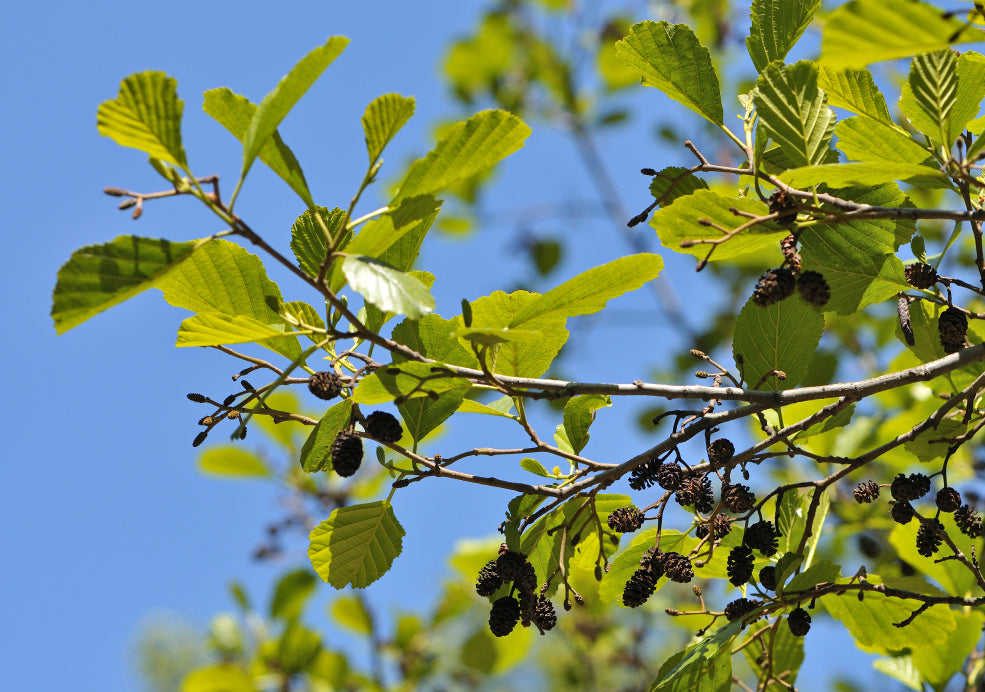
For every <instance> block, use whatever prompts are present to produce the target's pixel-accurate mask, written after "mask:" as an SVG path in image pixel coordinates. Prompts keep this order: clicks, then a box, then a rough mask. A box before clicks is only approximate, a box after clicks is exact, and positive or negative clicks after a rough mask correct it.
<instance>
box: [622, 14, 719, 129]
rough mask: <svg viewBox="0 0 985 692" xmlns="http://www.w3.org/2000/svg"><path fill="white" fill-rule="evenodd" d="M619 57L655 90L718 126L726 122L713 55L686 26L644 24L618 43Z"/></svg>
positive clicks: (658, 23) (639, 25) (635, 26)
mask: <svg viewBox="0 0 985 692" xmlns="http://www.w3.org/2000/svg"><path fill="white" fill-rule="evenodd" d="M616 55H617V56H618V57H619V58H620V59H621V60H622V61H623V62H624V63H626V64H627V65H628V66H629V67H631V68H632V69H634V70H636V72H637V73H638V74H639V75H640V76H641V77H642V79H643V85H644V86H652V87H656V88H657V89H659V90H660V91H662V92H663V93H665V94H666V95H667V96H669V97H670V98H672V99H673V100H675V101H677V102H678V103H682V104H684V105H685V106H687V107H688V108H690V109H691V110H692V111H694V112H695V113H697V114H699V115H701V116H703V117H705V118H707V119H708V120H710V121H711V122H713V123H715V124H716V125H722V124H724V122H725V116H724V112H723V110H722V95H721V87H720V86H719V83H718V74H717V73H716V72H715V66H714V65H713V64H712V60H711V53H709V52H708V49H707V48H705V47H704V46H703V45H701V42H700V41H698V39H697V37H696V36H695V35H694V32H693V31H692V30H691V28H690V27H689V26H687V25H686V24H669V23H668V22H652V21H645V22H639V23H638V24H634V25H633V26H632V27H631V28H630V30H629V35H628V36H626V38H624V39H623V40H621V41H619V42H618V43H616Z"/></svg>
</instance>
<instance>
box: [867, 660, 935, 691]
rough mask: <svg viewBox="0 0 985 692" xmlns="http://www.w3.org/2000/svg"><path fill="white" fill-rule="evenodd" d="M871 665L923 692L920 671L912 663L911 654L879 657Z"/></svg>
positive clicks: (912, 688)
mask: <svg viewBox="0 0 985 692" xmlns="http://www.w3.org/2000/svg"><path fill="white" fill-rule="evenodd" d="M872 667H873V668H875V669H876V670H878V671H879V672H880V673H882V674H883V675H888V676H889V677H891V678H893V679H894V680H897V681H899V682H901V683H903V684H904V685H906V686H907V687H909V688H910V689H911V690H914V692H924V690H925V689H926V688H925V687H924V685H923V678H922V677H921V676H920V671H919V670H917V669H916V667H915V666H914V665H913V657H912V656H898V655H897V656H891V657H886V658H879V659H876V660H875V661H873V662H872Z"/></svg>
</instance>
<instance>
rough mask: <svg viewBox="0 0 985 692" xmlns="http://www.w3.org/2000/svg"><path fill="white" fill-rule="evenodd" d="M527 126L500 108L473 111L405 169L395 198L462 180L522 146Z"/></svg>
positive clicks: (429, 190) (434, 190) (436, 189)
mask: <svg viewBox="0 0 985 692" xmlns="http://www.w3.org/2000/svg"><path fill="white" fill-rule="evenodd" d="M528 136H530V128H529V127H527V125H526V124H525V123H524V122H523V121H522V120H520V118H518V117H517V116H515V115H512V114H511V113H507V112H506V111H503V110H487V111H481V112H479V113H476V114H475V115H473V116H472V117H471V118H469V119H468V120H466V121H464V122H461V123H458V124H456V125H454V126H453V127H451V128H450V129H449V130H448V132H447V133H446V134H445V136H444V137H443V138H442V139H441V141H440V142H438V144H437V145H436V146H435V147H434V149H432V150H431V151H430V152H429V153H428V155H427V156H426V157H424V158H423V159H419V160H418V161H415V162H414V164H413V165H411V167H410V169H409V170H408V171H407V175H406V176H405V177H404V181H403V182H402V183H401V185H400V191H399V192H398V193H397V198H396V199H397V200H400V199H406V198H408V197H414V196H417V195H430V194H433V193H435V192H438V191H439V190H443V189H444V188H446V187H448V186H449V185H451V184H453V183H456V182H458V181H460V180H464V179H465V178H468V177H470V176H472V175H475V174H476V173H479V172H480V171H483V170H485V169H487V168H489V167H490V166H493V165H494V164H496V163H498V162H499V161H501V160H502V159H505V158H506V157H507V156H509V155H510V154H512V153H513V152H515V151H516V150H518V149H519V148H520V147H522V146H523V143H524V141H525V140H526V139H527V137H528Z"/></svg>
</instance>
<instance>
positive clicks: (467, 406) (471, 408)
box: [458, 397, 519, 420]
mask: <svg viewBox="0 0 985 692" xmlns="http://www.w3.org/2000/svg"><path fill="white" fill-rule="evenodd" d="M504 399H506V405H507V406H509V407H512V404H513V402H512V400H510V399H509V398H508V397H504ZM458 413H481V414H484V415H487V416H499V417H501V418H512V419H513V420H519V419H518V418H517V417H516V416H515V415H513V414H511V413H510V412H509V408H507V409H506V410H505V411H504V410H502V409H498V408H495V407H494V406H487V405H486V404H480V403H479V402H478V401H473V400H472V399H466V400H465V401H463V402H462V405H461V406H459V407H458Z"/></svg>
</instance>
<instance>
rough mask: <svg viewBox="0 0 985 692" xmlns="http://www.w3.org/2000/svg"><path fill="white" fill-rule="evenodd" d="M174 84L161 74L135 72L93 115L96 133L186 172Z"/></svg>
mask: <svg viewBox="0 0 985 692" xmlns="http://www.w3.org/2000/svg"><path fill="white" fill-rule="evenodd" d="M177 85H178V83H177V82H176V81H175V80H174V79H173V78H172V77H168V76H167V75H166V74H164V73H163V72H139V73H137V74H133V75H130V76H129V77H127V78H126V79H124V80H123V82H121V83H120V93H119V95H117V97H116V98H115V99H113V100H112V101H103V102H102V103H101V104H100V105H99V111H98V113H97V114H96V124H97V127H98V128H99V134H101V135H103V136H105V137H109V138H110V139H112V140H113V141H115V142H116V143H117V144H120V145H122V146H125V147H132V148H134V149H139V150H140V151H143V152H146V153H147V154H149V155H150V156H151V158H155V159H160V160H161V161H166V162H167V163H170V164H172V165H174V166H178V167H180V168H184V169H187V168H188V161H187V160H186V159H185V149H184V147H183V146H182V144H181V111H182V109H183V108H184V104H183V103H182V102H181V99H179V98H178V93H177Z"/></svg>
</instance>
